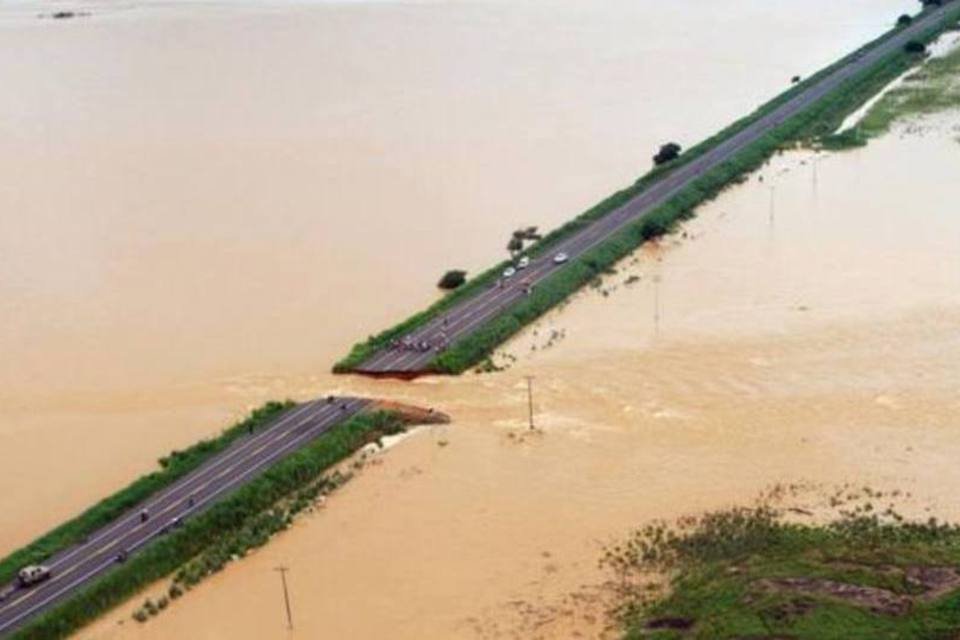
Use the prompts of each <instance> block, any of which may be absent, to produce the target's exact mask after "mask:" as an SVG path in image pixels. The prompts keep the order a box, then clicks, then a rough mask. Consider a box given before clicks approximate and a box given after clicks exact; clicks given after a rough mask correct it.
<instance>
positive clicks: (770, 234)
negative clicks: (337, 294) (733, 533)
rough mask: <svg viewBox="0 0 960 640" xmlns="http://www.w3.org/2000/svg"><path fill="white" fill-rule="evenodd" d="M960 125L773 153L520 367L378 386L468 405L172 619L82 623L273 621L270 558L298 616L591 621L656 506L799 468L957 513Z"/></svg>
mask: <svg viewBox="0 0 960 640" xmlns="http://www.w3.org/2000/svg"><path fill="white" fill-rule="evenodd" d="M952 126H954V125H953V124H951V123H950V122H941V123H938V124H937V125H936V127H934V129H932V130H930V131H931V132H930V133H929V135H928V136H927V137H916V136H912V137H903V138H898V137H888V138H885V139H882V140H880V141H877V142H876V143H874V144H872V145H871V147H870V148H868V149H867V150H863V151H858V152H855V153H850V154H848V155H843V156H829V157H817V156H813V155H811V154H790V155H788V156H784V157H781V158H779V159H777V160H776V161H775V162H774V163H773V164H772V165H771V166H769V167H767V168H766V169H765V170H764V171H763V172H762V174H763V177H764V180H763V182H760V181H759V180H758V179H757V178H756V177H755V178H754V179H753V180H752V181H751V183H750V184H747V185H743V186H740V187H737V188H735V189H732V190H731V191H729V192H728V193H726V194H724V195H723V196H722V197H721V198H719V199H718V200H717V201H715V202H714V203H712V204H710V205H709V206H707V207H705V208H704V211H703V212H702V214H701V216H700V217H699V218H698V219H697V220H695V221H693V222H692V223H690V224H688V225H687V226H686V228H685V229H684V232H683V234H679V235H678V236H675V237H674V238H671V239H670V240H669V241H666V242H664V243H663V244H662V245H661V246H660V247H658V248H648V249H646V250H643V251H640V252H638V253H637V254H636V255H635V256H634V257H633V258H630V259H628V260H626V261H625V262H624V263H623V264H622V265H621V266H620V268H619V270H618V273H617V274H615V275H611V276H608V277H607V278H606V279H605V281H604V283H603V284H602V285H601V286H600V287H598V288H596V289H593V290H590V291H587V292H585V293H583V294H581V295H579V296H578V297H577V298H576V299H575V300H574V301H573V302H572V303H571V304H570V305H568V307H567V308H565V309H564V310H562V311H559V312H556V313H552V314H550V315H549V316H548V317H547V318H545V319H544V320H543V321H541V322H540V323H539V324H538V325H537V326H535V327H531V328H530V329H529V330H528V331H526V332H525V333H524V335H522V336H520V337H519V338H518V339H517V340H515V341H514V342H513V343H511V345H509V347H508V348H507V350H506V351H505V353H502V354H500V355H499V360H501V361H504V362H511V363H512V364H511V365H510V367H509V368H508V369H507V370H506V371H505V372H502V373H499V374H493V375H482V376H478V375H472V374H471V375H467V376H464V377H462V378H460V379H456V380H422V381H420V382H417V383H414V384H400V383H384V384H381V385H377V386H378V388H379V389H380V390H381V391H382V392H383V393H386V394H389V395H392V396H398V397H403V398H406V399H409V400H411V401H417V402H424V403H428V404H432V405H435V406H440V407H442V408H444V409H445V410H448V411H450V412H451V413H452V414H453V415H455V416H456V421H455V423H454V424H453V425H451V426H449V427H442V428H434V429H432V430H427V431H422V432H420V433H419V434H418V435H417V436H415V437H413V438H411V439H409V440H407V441H405V442H403V443H401V444H400V445H398V446H397V447H396V448H395V449H393V450H391V451H390V452H389V453H388V454H386V456H385V457H384V459H383V462H382V463H381V464H378V465H374V466H372V467H370V468H368V469H367V470H366V471H365V472H364V473H363V474H362V475H361V476H360V477H359V478H358V479H357V480H356V481H354V482H353V483H351V484H349V485H347V487H346V488H345V489H344V490H343V492H342V493H341V494H339V495H338V496H335V497H334V499H333V500H332V501H331V502H329V503H328V505H327V506H326V507H325V508H324V509H322V510H321V511H320V512H318V513H317V514H314V515H312V516H310V517H308V518H307V519H306V520H304V521H303V523H302V524H301V525H299V526H297V527H296V528H295V529H294V530H293V531H292V532H290V533H288V534H285V535H283V536H281V537H280V538H279V539H277V540H275V541H274V542H272V543H271V544H270V545H269V546H268V547H266V548H265V549H263V550H262V551H260V552H258V553H257V554H255V556H254V557H253V558H251V559H249V560H245V561H244V562H242V563H241V564H239V565H237V566H235V567H232V568H230V569H229V570H228V571H227V572H225V573H224V574H223V575H221V576H218V577H216V578H214V579H213V580H211V581H210V582H209V583H208V584H206V585H204V586H202V587H201V588H200V589H199V590H198V592H197V593H196V594H194V595H191V596H190V597H189V598H187V599H185V600H184V601H182V602H178V603H177V605H176V606H175V607H174V608H173V609H172V611H171V612H169V613H165V614H163V615H162V616H161V617H160V618H159V619H157V620H156V621H153V622H150V623H149V624H148V625H145V626H144V627H142V628H139V627H137V628H131V627H130V626H129V623H125V624H123V625H118V622H120V621H121V620H122V619H123V618H126V614H127V612H122V611H121V612H118V613H117V614H115V615H113V616H108V618H107V619H105V620H104V621H103V622H102V623H101V624H99V625H97V626H96V627H95V628H94V629H93V630H92V631H91V633H90V634H89V637H126V636H128V635H129V636H131V637H133V636H136V637H140V636H145V637H150V638H153V637H156V638H163V637H171V636H178V635H190V634H191V632H192V630H196V629H206V630H208V631H209V636H208V637H221V636H230V637H249V638H259V637H279V636H280V635H282V633H283V612H282V608H281V607H282V603H281V600H280V597H279V592H278V585H277V584H276V576H275V575H273V573H272V571H271V568H272V567H273V566H275V565H276V564H278V563H284V564H287V565H290V566H293V567H294V568H295V573H294V574H292V576H291V579H292V583H293V585H294V589H295V594H298V595H295V608H296V612H297V613H296V616H297V621H296V625H297V631H296V632H295V633H294V635H302V637H305V638H306V637H316V636H317V635H319V634H321V633H330V634H332V635H333V636H335V637H357V638H375V637H382V636H383V635H384V634H387V633H389V634H390V635H391V637H399V638H411V639H412V638H510V637H522V638H559V637H563V638H567V637H599V636H600V635H602V634H603V632H604V629H605V628H606V627H607V626H608V625H609V620H608V619H607V618H606V617H605V615H604V612H605V608H606V603H607V602H608V598H609V595H608V592H607V591H606V590H605V589H604V588H603V583H604V581H605V580H606V579H607V578H608V576H606V575H605V574H604V573H603V572H602V571H601V570H599V569H598V568H597V564H596V562H597V559H598V557H599V556H600V554H601V553H602V549H603V546H604V545H605V544H608V543H610V542H611V541H614V540H615V539H616V538H617V536H620V535H622V534H623V533H624V532H626V531H627V530H629V528H630V527H631V526H633V525H635V524H636V523H639V522H643V521H646V520H649V519H651V518H656V517H672V516H677V515H681V514H684V513H690V512H696V511H699V510H702V509H707V508H717V507H721V506H724V505H729V504H733V503H740V502H745V501H748V500H749V499H751V497H752V496H754V495H756V494H757V493H759V492H760V491H762V490H763V489H764V488H766V487H769V486H770V485H772V484H775V483H794V482H803V483H814V484H820V485H822V486H824V487H833V486H835V485H838V484H841V483H846V482H850V483H853V484H855V485H857V486H863V485H868V486H872V487H876V488H883V489H900V490H902V491H905V492H909V493H910V494H911V496H913V497H912V498H911V500H910V501H909V502H908V503H907V504H905V505H903V509H904V510H905V511H906V512H907V513H910V514H911V515H917V516H929V515H931V514H934V513H935V514H937V515H938V516H939V517H960V503H958V502H957V500H956V498H955V495H954V492H953V489H952V487H954V486H955V483H956V482H958V481H960V472H958V471H957V469H956V465H955V464H953V460H955V459H956V456H957V455H958V454H960V446H958V444H957V439H956V432H957V427H958V426H960V425H958V424H957V418H956V416H957V415H958V410H960V395H958V391H960V367H958V366H957V364H956V363H957V362H958V361H960V341H958V340H957V336H956V326H957V323H958V321H960V259H958V257H957V255H958V254H957V247H958V246H960V245H958V243H960V218H958V217H957V216H956V215H955V214H954V212H953V211H952V209H951V207H950V206H949V205H948V203H949V202H951V201H954V200H955V199H956V198H957V196H958V195H960V192H958V186H957V184H956V181H955V180H951V179H950V178H949V176H950V175H952V174H953V175H955V172H956V169H957V165H958V163H960V146H958V145H957V144H956V142H955V141H953V140H951V138H950V136H949V135H948V132H949V131H950V129H951V127H952ZM933 131H939V133H933ZM814 163H816V165H815V164H814ZM814 166H816V174H815V173H814ZM894 174H895V175H896V176H897V177H896V178H891V176H892V175H894ZM857 184H869V185H875V187H874V188H870V189H861V188H853V185H857ZM771 190H772V192H773V196H774V197H773V201H772V202H773V206H772V207H771ZM636 278H639V280H636ZM627 280H631V284H625V283H626V281H627ZM604 292H606V293H604ZM658 310H659V313H658ZM514 359H515V360H514ZM525 375H534V376H536V377H535V382H534V384H535V397H536V403H535V404H536V417H535V419H536V423H537V425H538V426H539V428H540V429H542V433H536V434H531V433H529V432H528V430H527V429H526V425H525V421H526V412H525V411H526V405H525V401H526V387H525V382H524V376H525ZM348 384H350V383H348ZM810 499H811V500H813V501H814V502H815V501H816V500H817V499H818V498H817V494H816V492H814V493H813V495H812V496H811V497H810ZM130 606H131V607H132V605H130ZM128 608H129V607H128ZM240 612H242V613H240ZM577 634H579V636H578V635H577Z"/></svg>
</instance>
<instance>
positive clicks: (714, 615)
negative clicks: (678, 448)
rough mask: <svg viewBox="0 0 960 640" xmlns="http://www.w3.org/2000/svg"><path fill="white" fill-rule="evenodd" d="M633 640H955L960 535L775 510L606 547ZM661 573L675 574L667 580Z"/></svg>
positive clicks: (712, 516) (680, 526)
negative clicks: (809, 519)
mask: <svg viewBox="0 0 960 640" xmlns="http://www.w3.org/2000/svg"><path fill="white" fill-rule="evenodd" d="M602 564H603V565H604V566H606V567H607V568H609V569H611V570H612V571H613V572H614V573H615V575H616V583H617V584H618V588H619V592H618V595H619V608H618V609H617V611H616V613H617V615H618V616H619V620H620V622H621V624H622V628H623V637H624V639H625V640H636V639H639V638H654V639H661V638H662V639H664V640H666V639H668V638H710V639H722V638H748V637H749V638H793V639H797V640H806V639H810V640H814V639H816V640H830V639H837V640H840V639H844V640H846V639H863V640H866V639H868V638H869V639H873V638H918V639H919V638H931V639H932V638H954V637H956V635H955V634H957V633H958V631H960V592H958V589H960V573H958V572H957V570H956V567H957V565H958V564H960V528H958V527H956V526H954V525H949V524H942V523H939V522H937V521H936V520H932V519H931V520H930V521H927V522H909V521H906V520H904V519H903V518H902V517H901V516H899V515H898V514H897V513H896V512H895V511H894V510H893V508H892V507H890V508H888V509H887V510H885V511H883V512H882V513H878V512H877V511H876V510H875V509H874V508H873V507H872V506H871V505H870V503H869V502H866V503H862V504H861V505H859V506H858V507H857V508H855V509H853V510H850V511H847V512H844V513H842V514H841V516H840V517H839V518H837V519H836V520H834V521H832V522H829V523H828V524H824V525H813V524H798V523H796V522H788V521H786V520H785V519H784V514H783V513H782V512H781V511H778V510H777V509H775V508H773V507H770V506H769V505H764V504H758V505H755V506H753V507H747V508H742V507H741V508H732V509H727V510H722V511H717V512H713V513H708V514H706V515H704V516H701V517H698V518H686V519H683V520H681V521H679V522H678V523H676V524H673V525H671V524H666V523H664V522H657V523H654V524H651V525H648V526H646V527H643V528H642V529H639V530H637V531H636V532H634V533H633V534H632V535H631V536H630V537H629V538H628V539H627V540H626V541H625V542H624V543H623V544H621V545H618V546H615V547H612V548H610V549H608V551H607V553H606V555H605V556H604V558H603V560H602ZM653 576H660V577H663V576H666V577H668V584H667V585H666V586H664V584H663V582H662V580H661V581H656V580H655V579H654V578H653Z"/></svg>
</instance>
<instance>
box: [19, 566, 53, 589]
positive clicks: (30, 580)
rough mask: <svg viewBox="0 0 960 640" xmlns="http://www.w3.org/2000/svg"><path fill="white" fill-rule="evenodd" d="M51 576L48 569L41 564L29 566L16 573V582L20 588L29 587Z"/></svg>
mask: <svg viewBox="0 0 960 640" xmlns="http://www.w3.org/2000/svg"><path fill="white" fill-rule="evenodd" d="M50 575H51V572H50V567H46V566H44V565H42V564H31V565H29V566H26V567H24V568H23V569H20V571H18V572H17V582H19V583H20V586H21V587H31V586H33V585H35V584H37V583H40V582H43V581H44V580H47V579H48V578H49V577H50Z"/></svg>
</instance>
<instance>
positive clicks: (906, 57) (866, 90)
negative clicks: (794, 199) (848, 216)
mask: <svg viewBox="0 0 960 640" xmlns="http://www.w3.org/2000/svg"><path fill="white" fill-rule="evenodd" d="M957 15H960V10H955V11H954V14H953V15H952V16H951V17H950V18H948V19H946V20H944V25H943V26H945V25H946V24H948V23H950V22H952V20H954V19H955V18H956V16H957ZM938 33H939V30H936V29H935V30H932V31H931V32H930V33H928V34H927V38H926V40H927V41H929V40H932V39H933V38H934V37H936V35H937V34H938ZM921 60H922V58H921V57H919V56H916V55H913V54H908V53H906V52H903V51H898V52H896V53H893V54H891V55H890V56H889V57H888V59H887V60H885V61H884V62H882V63H880V64H878V65H876V66H875V67H874V68H872V69H870V70H868V71H866V72H864V73H863V74H861V75H859V76H856V77H854V78H851V79H850V80H849V81H848V82H847V83H846V84H845V85H843V86H842V87H841V88H839V89H838V90H837V91H834V92H833V93H832V94H830V95H829V96H827V97H825V98H824V99H822V100H821V101H819V102H818V103H817V104H815V105H813V106H811V107H810V108H809V109H807V110H805V111H803V112H802V113H800V114H797V115H796V116H794V117H793V118H790V119H789V120H787V121H786V122H784V123H783V124H781V125H780V126H779V127H777V128H776V129H774V130H773V131H771V132H770V133H768V134H767V135H766V136H764V137H763V138H761V139H760V140H759V141H757V142H755V143H753V144H752V145H749V146H748V147H746V148H745V149H743V150H741V151H740V152H739V153H738V154H737V155H736V156H735V157H734V158H733V159H731V160H729V161H727V162H726V163H724V164H723V165H721V166H719V167H717V168H715V169H714V170H712V171H710V172H708V173H707V174H705V175H703V176H701V177H700V178H698V179H697V180H695V181H693V182H692V183H691V184H690V185H689V186H688V187H687V188H685V189H684V190H682V191H681V192H680V193H678V194H677V195H675V196H674V197H673V198H671V199H670V200H669V201H668V202H666V203H664V204H663V205H661V206H660V207H658V208H656V209H654V210H653V211H651V212H650V213H648V214H647V215H646V216H644V217H643V218H642V219H640V220H637V221H635V222H634V223H632V224H630V225H627V226H626V227H624V228H623V229H622V230H621V231H620V232H618V233H616V234H614V235H613V236H611V237H610V238H609V239H608V240H606V241H605V242H603V243H602V244H601V245H599V246H597V247H594V248H593V249H591V250H589V251H587V252H586V253H584V254H583V255H582V256H580V257H579V258H578V259H576V260H573V261H571V262H570V264H568V265H567V266H565V267H564V268H563V269H561V270H559V271H557V272H556V273H555V274H554V275H552V276H550V277H549V278H547V279H546V280H544V281H543V282H541V283H540V284H538V285H537V287H536V288H535V289H534V292H533V294H532V295H530V296H527V297H526V298H524V299H523V300H521V301H519V302H517V303H515V304H514V305H512V306H511V307H510V308H508V309H506V310H504V312H503V313H501V314H500V315H498V316H497V317H495V318H493V319H492V320H490V321H488V322H486V323H484V325H483V326H481V327H480V328H479V329H478V330H477V331H476V332H474V333H473V334H471V335H469V336H467V337H465V338H462V339H460V340H458V341H456V342H455V343H454V344H452V345H451V346H450V347H449V348H448V349H447V350H445V351H444V352H443V353H441V354H439V355H438V356H437V357H436V358H435V359H434V360H433V362H432V363H431V366H430V368H431V370H432V371H435V372H438V373H449V374H456V373H461V372H463V371H465V370H466V369H468V368H469V367H471V366H473V365H475V364H476V363H478V362H482V361H484V360H485V359H486V358H488V357H489V356H490V354H491V353H493V350H494V349H495V348H496V347H497V346H499V345H500V344H502V343H503V342H505V341H506V340H507V339H509V338H510V337H511V336H513V335H514V334H515V333H517V332H518V331H519V330H520V329H522V328H523V327H524V326H526V325H527V324H529V323H531V322H533V321H534V320H536V319H537V318H538V317H540V316H541V315H543V314H544V313H546V312H547V311H548V310H550V309H551V308H553V307H554V306H556V305H557V304H559V303H560V302H562V301H563V300H565V299H567V298H568V297H569V296H570V295H571V294H572V293H574V292H575V291H577V290H579V289H580V288H581V287H583V286H584V285H586V284H588V283H589V282H591V281H593V280H594V279H595V278H597V277H598V276H600V275H602V274H603V273H605V272H606V271H608V270H609V269H611V268H613V266H614V265H615V264H616V263H617V262H618V261H620V260H621V259H623V258H625V257H627V256H628V255H629V254H630V253H631V252H633V251H634V250H635V249H636V248H637V247H639V246H640V245H641V244H643V243H644V242H647V241H649V240H653V239H656V238H659V237H661V236H663V235H665V234H668V233H671V232H672V231H673V230H674V229H675V228H676V226H677V225H678V224H679V223H680V222H682V221H684V220H687V219H689V218H691V217H693V216H694V215H695V209H696V207H698V206H699V205H701V204H703V203H704V202H707V201H709V200H711V199H713V198H715V197H716V196H717V195H719V194H720V193H721V192H722V191H724V190H725V189H726V188H728V187H730V186H731V185H734V184H736V183H738V182H740V181H742V180H744V179H745V178H746V176H747V175H748V174H750V173H751V172H752V171H754V170H756V169H757V168H759V167H760V166H762V165H763V164H764V163H765V162H766V161H767V160H768V159H769V158H770V157H771V156H772V155H774V154H775V153H778V152H780V151H783V150H786V149H790V148H794V147H797V146H799V145H815V144H818V143H819V141H820V140H822V139H823V138H824V137H825V136H828V135H830V134H831V133H832V132H833V131H835V130H836V128H837V127H838V126H839V125H840V123H842V122H843V120H844V118H846V116H847V115H848V114H849V113H851V112H853V111H855V110H856V109H857V108H859V107H860V106H861V105H862V104H864V103H865V102H866V101H867V100H869V99H870V98H871V97H872V96H873V95H875V94H876V93H877V92H878V91H880V90H881V89H882V88H883V87H884V86H886V85H887V84H888V83H889V82H890V81H891V80H892V79H894V78H896V77H898V76H899V75H901V74H902V73H903V72H904V71H905V70H906V69H908V68H910V67H911V66H912V65H915V64H917V63H919V62H920V61H921ZM548 237H549V236H548Z"/></svg>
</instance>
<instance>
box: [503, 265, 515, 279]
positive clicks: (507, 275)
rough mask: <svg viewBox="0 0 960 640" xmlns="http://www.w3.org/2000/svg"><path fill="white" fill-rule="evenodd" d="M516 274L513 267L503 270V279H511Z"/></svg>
mask: <svg viewBox="0 0 960 640" xmlns="http://www.w3.org/2000/svg"><path fill="white" fill-rule="evenodd" d="M516 273H517V270H516V269H514V268H513V267H507V268H506V269H504V270H503V277H504V278H512V277H513V276H514V275H516Z"/></svg>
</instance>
